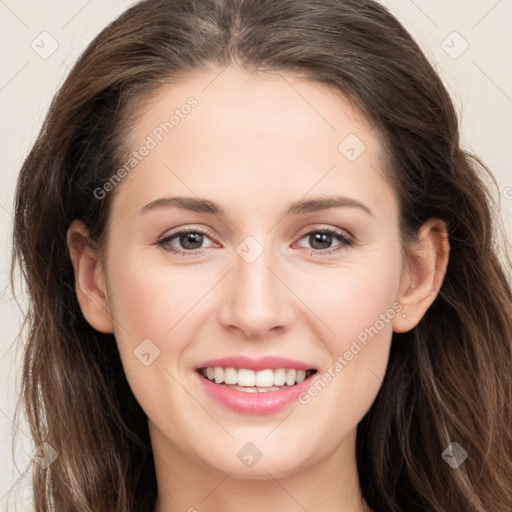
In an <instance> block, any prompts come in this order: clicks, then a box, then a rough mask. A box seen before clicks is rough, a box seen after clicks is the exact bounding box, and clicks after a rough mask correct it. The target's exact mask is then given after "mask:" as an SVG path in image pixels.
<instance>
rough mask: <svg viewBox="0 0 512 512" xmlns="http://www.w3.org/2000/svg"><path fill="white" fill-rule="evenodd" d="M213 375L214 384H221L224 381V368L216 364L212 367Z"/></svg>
mask: <svg viewBox="0 0 512 512" xmlns="http://www.w3.org/2000/svg"><path fill="white" fill-rule="evenodd" d="M213 376H214V378H215V383H216V384H222V383H223V382H224V368H221V367H220V366H216V367H215V368H214V369H213Z"/></svg>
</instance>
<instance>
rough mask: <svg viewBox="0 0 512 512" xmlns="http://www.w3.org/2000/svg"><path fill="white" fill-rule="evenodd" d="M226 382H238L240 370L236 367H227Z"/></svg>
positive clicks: (225, 372) (225, 371)
mask: <svg viewBox="0 0 512 512" xmlns="http://www.w3.org/2000/svg"><path fill="white" fill-rule="evenodd" d="M207 371H208V370H207ZM224 382H225V383H226V384H236V383H237V382H238V371H237V370H235V369H234V368H226V369H225V370H224Z"/></svg>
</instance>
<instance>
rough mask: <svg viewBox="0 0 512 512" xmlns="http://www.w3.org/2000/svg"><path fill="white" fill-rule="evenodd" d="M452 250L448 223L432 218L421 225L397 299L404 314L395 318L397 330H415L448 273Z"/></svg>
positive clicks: (394, 326)
mask: <svg viewBox="0 0 512 512" xmlns="http://www.w3.org/2000/svg"><path fill="white" fill-rule="evenodd" d="M449 253H450V244H449V240H448V230H447V227H446V223H445V222H443V221H442V220H440V219H430V220H429V221H427V222H426V223H425V224H424V225H423V226H422V227H421V229H420V232H419V235H418V241H417V242H416V243H414V245H413V246H412V247H411V248H410V250H409V256H408V258H407V265H406V268H404V270H403V274H402V281H401V286H400V292H399V297H398V299H397V300H398V302H399V303H400V304H401V305H402V308H403V314H400V315H397V316H396V317H395V318H394V321H393V330H394V331H395V332H407V331H410V330H411V329H413V328H414V327H415V326H416V325H417V324H418V323H419V321H420V320H421V319H422V318H423V316H424V314H425V313H426V312H427V310H428V308H429V307H430V306H431V305H432V303H433V302H434V300H435V299H436V297H437V294H438V293H439V290H440V289H441V286H442V284H443V281H444V277H445V275H446V269H447V267H448V259H449ZM404 315H405V316H404Z"/></svg>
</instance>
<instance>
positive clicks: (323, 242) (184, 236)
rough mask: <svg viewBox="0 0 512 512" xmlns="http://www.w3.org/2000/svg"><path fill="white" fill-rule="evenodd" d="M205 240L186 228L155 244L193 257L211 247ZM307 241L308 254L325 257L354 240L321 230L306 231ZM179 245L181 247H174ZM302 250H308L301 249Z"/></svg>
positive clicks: (201, 233)
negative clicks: (333, 244)
mask: <svg viewBox="0 0 512 512" xmlns="http://www.w3.org/2000/svg"><path fill="white" fill-rule="evenodd" d="M205 238H207V239H209V240H211V239H212V236H211V235H210V234H209V233H208V232H207V231H205V230H203V229H200V228H188V229H181V230H178V231H174V232H172V233H170V234H169V235H167V236H165V237H164V238H162V239H161V240H159V241H158V242H157V245H158V246H160V247H162V248H163V249H164V250H165V251H168V252H171V253H174V254H177V255H180V256H194V255H196V254H200V253H201V252H203V249H205V248H208V247H212V246H213V244H212V245H210V246H207V247H203V243H204V240H205ZM304 239H307V240H308V242H309V243H310V244H311V247H310V249H309V251H308V252H309V253H310V254H319V255H326V254H332V253H334V252H337V251H339V250H341V249H343V248H346V247H349V246H352V245H354V240H353V239H352V238H351V237H350V235H348V234H347V233H345V232H344V231H338V230H335V229H332V228H322V229H315V230H311V231H308V232H307V233H305V234H304V235H302V237H301V238H300V240H304ZM333 242H338V245H336V246H334V248H332V243H333ZM175 244H179V246H181V247H176V245H175ZM303 249H308V248H306V247H303Z"/></svg>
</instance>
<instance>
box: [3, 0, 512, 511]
mask: <svg viewBox="0 0 512 512" xmlns="http://www.w3.org/2000/svg"><path fill="white" fill-rule="evenodd" d="M229 64H236V65H238V66H240V67H241V68H242V69H246V70H248V71H255V70H279V71H281V70H282V71H286V72H289V73H295V74H296V75H298V76H301V77H305V78H306V79H308V80H311V81H315V82H320V83H324V84H329V85H330V86H332V87H334V88H336V89H337V90H339V91H341V92H342V93H343V94H344V95H345V96H346V97H347V98H349V100H350V101H351V102H352V103H353V104H354V106H356V107H357V108H358V109H359V110H360V111H361V112H362V113H363V114H364V115H366V117H367V118H368V119H369V120H370V121H371V122H372V123H373V124H374V127H375V129H376V130H377V131H378V133H379V134H380V136H381V140H382V143H383V145H384V147H385V148H386V151H387V155H388V158H387V165H388V174H389V177H390V179H391V180H392V181H393V183H394V184H395V187H396V190H397V192H398V195H399V198H400V229H401V234H402V236H403V240H404V244H405V243H406V242H407V241H410V240H414V237H415V235H416V234H417V232H418V230H419V228H420V226H421V225H422V224H423V223H424V222H425V221H427V220H428V219H429V218H431V217H437V218H440V219H442V220H444V221H445V222H446V223H447V225H448V227H449V239H450V246H451V253H450V262H449V266H448V270H447V274H446V278H445V281H444V283H443V286H442V288H441V290H440V293H439V295H438V297H437V299H436V300H435V302H434V303H433V305H432V306H431V308H430V309H429V310H428V312H427V313H426V315H425V316H424V318H423V319H422V320H421V322H420V323H419V324H418V325H417V327H416V328H415V329H413V330H412V331H410V332H408V333H404V334H394V336H393V340H392V347H391V354H390V359H389V365H388V369H387V373H386V376H385V379H384V382H383V384H382V387H381V389H380V391H379V394H378V396H377V398H376V400H375V402H374V404H373V405H372V407H371V409H370V410H369V412H368V413H367V415H366V416H365V417H364V419H363V420H362V422H361V423H360V424H359V426H358V436H357V464H358V471H359V477H360V483H361V488H362V492H363V495H364V498H365V499H366V501H367V503H368V504H369V506H370V507H371V508H372V509H373V510H374V511H376V512H384V511H386V512H387V511H393V512H395V511H396V512H398V511H414V512H421V511H447V512H462V511H469V510H471V511H477V512H489V511H493V512H506V511H507V512H509V511H510V510H511V509H512V453H511V451H512V433H511V430H512V378H511V374H510V368H512V342H511V340H512V306H511V304H512V292H511V287H510V281H509V275H508V274H507V272H508V267H509V265H510V262H509V259H508V258H505V259H504V260H503V261H501V263H500V253H499V248H498V245H497V237H496V233H497V230H496V229H495V225H494V217H493V215H494V214H493V212H494V210H495V206H494V203H493V200H492V190H491V188H490V185H489V183H491V184H493V179H492V175H491V174H490V172H489V171H488V170H487V169H486V168H485V166H484V165H483V164H482V163H481V162H480V161H479V160H478V159H477V158H476V157H474V156H472V155H470V154H469V153H467V152H465V151H464V150H463V149H461V146H460V140H459V127H458V119H457V116H456V113H455V111H454V108H453V105H452V103H451V100H450V98H449V95H448V93H447V91H446V89H445V87H444V86H443V84H442V82H441V80H440V79H439V77H438V75H437V74H436V72H435V71H434V70H433V68H432V66H431V65H430V64H429V62H428V61H427V59H426V58H425V56H424V55H423V54H422V52H421V50H420V48H419V47H418V45H417V44H416V43H415V42H414V41H413V39H412V38H411V36H410V35H409V34H408V33H407V31H406V30H405V29H404V28H403V26H402V25H401V24H400V23H399V22H398V21H397V20H396V19H395V18H394V17H393V16H392V15H391V14H390V13H389V12H388V11H387V10H386V9H385V8H384V7H382V6H381V5H379V4H377V3H376V2H373V1H371V0H345V1H338V0H301V1H297V0H172V1H171V0H145V1H143V2H140V3H138V4H136V5H135V6H133V7H131V8H130V9H128V10H127V11H126V12H124V13H123V14H122V15H121V16H120V17H119V18H118V19H117V20H116V21H114V22H113V23H111V24H110V25H109V26H108V27H106V28H105V29H104V30H103V31H102V32H101V33H100V34H99V35H98V36H97V37H96V38H95V39H94V41H93V42H92V43H91V44H90V45H89V47H88V48H87V49H86V50H85V52H84V53H83V54H82V56H81V57H80V58H79V60H78V62H77V63H76V64H75V66H74V67H73V69H72V70H71V72H70V73H69V76H68V77H67V79H66V81H65V83H64V84H63V85H62V87H61V89H60V90H59V92H58V94H57V95H56V96H55V98H54V100H53V102H52V104H51V107H50V110H49V112H48V115H47V117H46V120H45V122H44V125H43V127H42V129H41V132H40V133H39V136H38V138H37V140H36V142H35V144H34V146H33V148H32V150H31V151H30V153H29V155H28V156H27V158H26V160H25V162H24V164H23V167H22V169H21V173H20V176H19V181H18V187H17V195H16V205H15V221H14V255H13V267H12V268H13V269H15V268H18V265H19V267H21V270H22V273H23V276H24V279H25V282H26V285H27V290H28V294H29V299H30V302H29V309H28V311H27V315H26V322H27V327H28V332H27V336H28V343H27V344H26V347H25V348H24V350H25V353H24V365H23V374H22V385H23V388H22V400H20V404H19V406H20V407H21V404H23V406H24V408H25V411H26V413H27V415H28V420H29V423H30V427H31V434H32V436H33V439H34V441H35V443H36V445H39V444H40V443H42V442H45V441H46V442H48V443H49V444H50V445H51V446H52V447H53V448H54V449H55V450H56V451H57V453H58V457H57V459H56V460H55V461H54V462H53V463H52V464H51V465H50V466H49V467H48V468H46V469H44V468H42V467H40V466H39V465H37V464H34V468H33V495H34V500H35V507H36V511H37V512H43V511H45V512H46V511H50V510H55V511H64V510H66V511H68V512H70V511H80V512H87V511H95V512H98V511H101V512H105V511H119V512H128V511H151V510H152V509H153V507H154V503H155V497H156V492H157V487H156V477H155V469H154V463H153V456H152V451H151V445H150V438H149V434H148V425H147V418H146V416H145V414H144V412H143V410H142V409H141V407H140V405H139V404H138V403H137V401H136V399H135V397H134V395H133V393H132V392H131V390H130V387H129V385H128V383H127V380H126V378H125V375H124V372H123V368H122V365H121V362H120V357H119V354H118V351H117V348H116V343H115V339H114V337H113V335H110V334H102V333H99V332H97V331H95V330H94V329H93V328H92V327H91V326H90V325H89V324H88V323H87V322H86V320H85V319H84V317H83V315H82V313H81V310H80V307H79V304H78V302H77V298H76V295H75V291H74V275H73V268H72V265H71V261H70V259H69V256H68V250H67V244H66V231H67V228H68V227H69V225H70V223H71V221H72V220H73V219H76V218H80V219H82V220H84V222H85V223H86V225H87V226H88V229H89V231H90V233H91V236H92V238H93V239H94V240H96V241H98V243H100V244H101V243H102V240H103V239H104V236H105V233H106V232H107V230H106V227H107V225H108V219H109V208H110V204H111V200H112V195H113V194H112V193H110V194H107V196H106V197H105V198H104V199H103V200H98V199H97V198H96V197H95V195H94V190H96V189H97V188H98V187H101V186H102V185H103V184H104V183H106V182H107V181H108V180H109V178H111V176H113V174H114V173H115V172H116V170H117V169H118V168H119V166H120V165H121V164H122V162H123V158H122V156H123V151H124V150H126V148H125V147H124V145H123V143H124V141H125V140H126V136H127V133H128V130H129V127H130V123H129V122H128V120H129V119H130V115H131V113H132V112H133V111H134V108H135V105H136V103H137V104H138V102H139V101H142V100H144V98H147V97H148V94H150V92H151V91H154V90H155V89H156V88H158V87H159V86H160V85H161V84H163V83H169V82H172V81H175V80H178V79H179V77H182V76H185V75H186V74H188V73H190V72H193V71H195V70H201V69H204V68H205V67H215V68H218V69H222V68H223V67H225V66H227V65H229ZM135 172H136V171H135ZM18 412H19V410H18ZM452 441H456V442H457V443H459V444H460V445H461V446H462V447H463V448H464V449H465V450H466V451H467V453H468V455H469V456H468V458H467V459H466V460H465V461H464V463H463V464H461V465H460V466H459V467H458V468H456V469H453V468H451V467H450V466H449V465H448V464H447V463H445V461H444V460H443V458H442V456H441V453H442V452H443V450H444V449H445V448H446V447H447V446H448V445H449V444H450V443H451V442H452Z"/></svg>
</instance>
